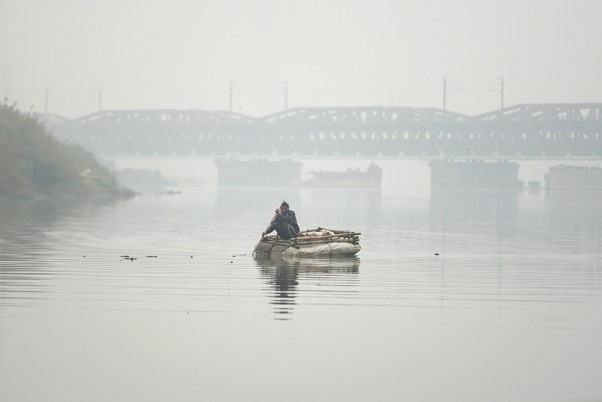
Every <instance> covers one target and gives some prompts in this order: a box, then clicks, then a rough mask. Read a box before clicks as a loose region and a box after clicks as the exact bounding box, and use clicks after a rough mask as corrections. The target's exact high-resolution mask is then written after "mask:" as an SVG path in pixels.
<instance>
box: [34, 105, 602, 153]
mask: <svg viewBox="0 0 602 402" xmlns="http://www.w3.org/2000/svg"><path fill="white" fill-rule="evenodd" d="M45 122H46V124H47V125H48V126H50V127H51V128H52V129H53V133H54V135H55V136H57V137H59V138H60V139H61V140H63V141H66V142H73V143H78V144H81V145H83V146H84V147H85V148H87V149H88V150H90V151H92V152H94V153H96V154H101V155H114V156H119V155H123V156H133V155H140V156H162V157H166V156H171V157H184V156H193V157H210V158H222V157H238V158H257V157H278V158H312V157H320V158H338V157H348V158H356V157H357V158H371V159H379V158H399V159H404V158H406V159H435V158H447V159H493V160H496V159H497V160H505V159H581V160H600V159H602V103H562V104H521V105H516V106H512V107H508V108H504V109H500V110H495V111H492V112H488V113H484V114H480V115H476V116H467V115H463V114H459V113H453V112H450V111H443V110H441V109H436V108H412V107H308V108H294V109H289V110H286V111H282V112H279V113H275V114H271V115H268V116H264V117H261V118H254V117H249V116H245V115H241V114H237V113H230V112H224V111H206V110H119V111H101V112H98V113H94V114H91V115H88V116H84V117H81V118H77V119H62V118H60V117H57V116H46V120H45Z"/></svg>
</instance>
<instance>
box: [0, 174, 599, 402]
mask: <svg viewBox="0 0 602 402" xmlns="http://www.w3.org/2000/svg"><path fill="white" fill-rule="evenodd" d="M284 196H285V197H286V198H287V200H288V201H289V203H290V204H291V208H292V209H293V210H295V211H296V213H297V216H298V218H299V221H300V224H301V227H302V228H309V227H316V226H325V227H330V228H334V229H351V230H356V231H360V232H362V236H361V245H362V247H363V248H362V250H361V251H360V253H359V254H358V256H357V258H352V259H340V260H329V259H314V260H312V259H305V260H294V259H293V260H282V259H280V260H279V259H263V260H257V259H254V258H253V256H252V255H251V251H252V249H253V246H254V243H255V242H256V241H257V240H258V237H259V234H260V233H261V231H262V230H263V229H264V227H265V225H266V224H267V222H268V221H269V219H270V217H271V213H272V211H273V209H274V208H275V207H276V206H277V205H278V204H279V202H280V200H281V199H282V198H283V197H284ZM601 201H602V198H601V197H600V196H599V195H595V194H574V195H571V194H553V195H546V194H528V193H523V194H507V193H478V192H473V193H461V192H457V193H444V194H440V193H434V194H429V193H426V194H417V195H416V194H404V193H403V192H395V191H372V192H370V191H361V190H351V189H350V190H322V191H316V190H308V189H261V190H260V189H228V188H219V187H217V186H214V185H208V186H203V185H199V186H190V188H184V189H182V193H181V194H164V195H158V194H153V193H148V194H142V195H140V196H137V197H134V198H132V199H130V200H126V201H119V202H114V203H106V204H97V205H86V206H81V205H72V204H68V203H67V204H66V203H64V202H49V201H45V202H40V201H38V202H33V201H32V202H18V203H16V202H8V201H5V200H4V201H2V205H1V208H0V400H1V401H57V402H58V401H61V402H64V401H282V400H286V401H332V400H337V401H542V402H543V401H546V402H548V401H580V402H583V401H600V400H602V381H601V379H602V347H601V339H602V262H601V257H602V202H601ZM436 254H438V255H436Z"/></svg>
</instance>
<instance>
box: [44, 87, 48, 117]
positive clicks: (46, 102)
mask: <svg viewBox="0 0 602 402" xmlns="http://www.w3.org/2000/svg"><path fill="white" fill-rule="evenodd" d="M44 118H46V119H48V85H46V88H44Z"/></svg>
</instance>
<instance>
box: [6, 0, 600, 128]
mask: <svg viewBox="0 0 602 402" xmlns="http://www.w3.org/2000/svg"><path fill="white" fill-rule="evenodd" d="M600 11H602V4H601V3H599V2H596V1H581V2H579V3H578V4H569V3H567V2H563V1H551V2H550V1H546V2H542V1H534V0H531V1H527V2H521V3H518V2H517V3H510V4H507V3H506V2H502V1H490V2H486V3H484V2H477V1H462V2H454V3H453V4H452V3H447V2H443V1H427V2H418V1H402V2H398V1H390V0H381V1H371V2H359V3H354V4H353V5H349V4H348V3H345V2H343V1H330V2H328V3H326V4H323V3H321V2H317V1H305V2H302V3H301V2H292V1H291V2H288V1H287V2H275V1H267V0H266V1H252V2H243V1H228V2H215V1H209V2H202V3H197V2H193V1H189V0H178V1H176V2H169V3H168V2H162V1H152V2H142V1H138V0H131V1H128V2H123V3H117V2H99V1H91V2H85V4H84V3H83V2H77V1H74V0H61V1H55V2H52V3H50V2H42V1H38V0H25V1H19V2H17V1H14V0H4V1H3V2H2V3H0V13H1V14H0V23H2V27H3V28H2V31H1V32H0V50H1V51H2V57H1V58H0V60H1V62H0V73H1V74H2V80H0V95H1V97H2V99H4V98H8V99H9V100H10V101H11V102H12V101H16V102H17V103H18V104H19V105H20V107H21V108H29V107H30V106H31V107H33V109H34V110H36V111H37V112H40V113H43V112H45V111H46V109H47V111H48V112H49V113H51V114H56V115H59V116H64V117H68V118H73V117H78V116H82V115H86V114H90V113H93V112H96V111H98V110H99V109H103V110H124V109H178V110H190V109H199V110H229V108H230V91H231V85H232V111H233V112H237V113H241V114H245V115H249V116H265V115H268V114H271V113H275V112H278V111H281V110H284V109H285V105H286V103H288V105H286V106H288V107H289V108H294V107H314V106H315V107H324V106H341V107H345V106H385V107H388V106H401V107H436V108H441V107H442V106H443V80H444V76H446V77H447V88H446V109H447V110H449V111H453V112H457V113H462V114H467V115H477V114H480V113H484V112H487V111H491V110H495V109H499V107H500V105H501V89H502V86H501V78H502V77H503V79H504V86H503V88H504V98H505V99H504V105H505V106H512V105H517V104H525V103H577V102H596V101H600V95H599V94H600V93H601V90H602V80H601V79H600V78H599V73H598V72H599V71H600V69H601V68H602V54H601V53H600V52H595V51H592V50H591V46H588V43H590V42H591V43H593V42H594V41H595V38H597V37H600V36H602V27H600V25H599V24H598V23H597V15H599V14H600ZM285 88H286V91H287V92H288V96H286V95H285Z"/></svg>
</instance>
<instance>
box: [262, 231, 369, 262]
mask: <svg viewBox="0 0 602 402" xmlns="http://www.w3.org/2000/svg"><path fill="white" fill-rule="evenodd" d="M360 235H361V233H358V232H351V231H347V230H332V229H325V228H321V227H319V228H317V229H308V230H303V231H302V232H301V233H300V234H299V237H295V238H292V239H290V240H284V239H282V238H280V237H278V236H276V235H273V236H264V237H262V238H261V240H259V242H258V243H257V245H256V246H255V250H254V251H253V253H254V254H256V255H258V254H282V255H290V256H298V257H336V256H351V255H355V254H357V253H358V251H360V250H361V247H360V238H359V236H360Z"/></svg>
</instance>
